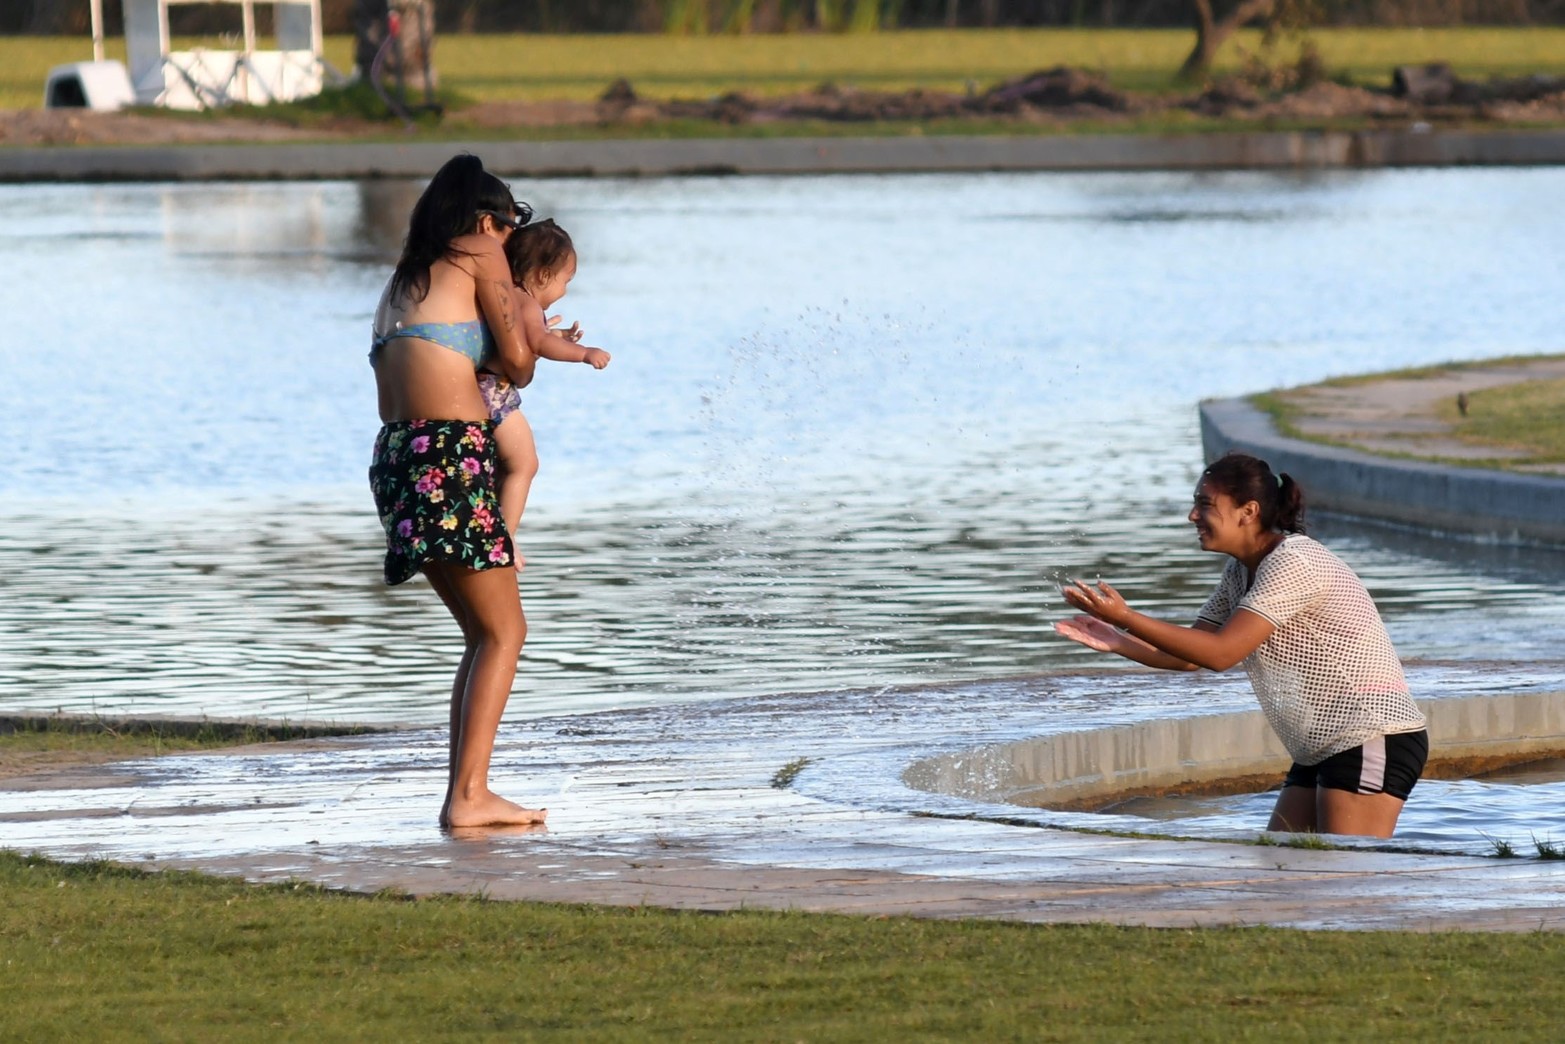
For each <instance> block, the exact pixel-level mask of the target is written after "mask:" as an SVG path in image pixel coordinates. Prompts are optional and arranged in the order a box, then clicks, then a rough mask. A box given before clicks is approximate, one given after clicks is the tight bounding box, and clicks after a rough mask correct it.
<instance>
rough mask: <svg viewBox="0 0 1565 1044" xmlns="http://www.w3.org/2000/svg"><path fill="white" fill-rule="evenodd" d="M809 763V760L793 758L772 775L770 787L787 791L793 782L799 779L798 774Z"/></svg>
mask: <svg viewBox="0 0 1565 1044" xmlns="http://www.w3.org/2000/svg"><path fill="white" fill-rule="evenodd" d="M809 763H810V759H809V758H794V759H793V760H792V761H790V762H788V764H786V765H784V766H783V767H782V768H780V769H778V770H777V771H776V772H775V773H773V775H772V786H773V787H776V788H777V789H778V790H787V789H788V788H789V787H790V786H792V785H793V781H794V780H795V779H798V778H799V773H801V772H803V771H804V767H805V766H806V765H808V764H809Z"/></svg>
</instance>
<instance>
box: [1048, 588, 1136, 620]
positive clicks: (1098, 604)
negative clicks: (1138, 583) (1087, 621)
mask: <svg viewBox="0 0 1565 1044" xmlns="http://www.w3.org/2000/svg"><path fill="white" fill-rule="evenodd" d="M1060 593H1061V594H1063V595H1064V596H1065V600H1066V601H1067V602H1069V603H1070V604H1071V605H1073V606H1075V607H1076V608H1077V609H1080V610H1081V611H1082V612H1084V613H1091V614H1092V615H1093V616H1095V617H1097V618H1098V619H1099V620H1103V621H1105V622H1107V623H1111V624H1114V625H1116V626H1122V625H1123V623H1124V621H1125V620H1126V619H1128V618H1129V616H1130V606H1128V605H1126V604H1125V599H1124V598H1122V597H1120V593H1119V592H1118V591H1116V590H1114V588H1112V587H1110V586H1109V585H1108V584H1105V583H1104V582H1103V581H1101V580H1099V581H1098V582H1097V583H1096V584H1089V583H1087V582H1086V581H1084V580H1072V581H1071V582H1070V583H1069V584H1067V585H1065V586H1064V587H1062V588H1060Z"/></svg>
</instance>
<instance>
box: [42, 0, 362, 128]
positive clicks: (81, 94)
mask: <svg viewBox="0 0 1565 1044" xmlns="http://www.w3.org/2000/svg"><path fill="white" fill-rule="evenodd" d="M122 3H123V5H124V12H125V53H126V58H127V59H128V61H127V65H128V66H129V69H128V70H123V71H122V69H123V67H120V66H119V63H118V62H106V61H104V59H103V0H92V50H93V59H94V60H93V61H92V62H79V63H77V64H75V65H62V66H59V67H58V68H55V69H51V70H50V72H49V81H48V84H47V86H46V87H45V92H44V93H45V104H46V105H49V106H59V105H75V106H86V107H88V108H94V109H99V108H110V109H112V108H119V107H120V106H121V105H128V104H131V105H161V106H163V107H165V108H169V109H212V108H220V107H222V106H225V105H235V104H245V105H266V104H268V103H270V102H281V101H292V100H294V99H296V98H308V97H311V96H312V95H316V94H319V93H320V92H321V88H322V87H323V86H325V84H326V81H327V79H328V77H331V78H333V79H335V78H336V75H337V74H336V73H335V71H334V70H332V69H331V67H330V66H328V65H327V64H326V60H325V58H324V57H323V54H322V39H321V0H122ZM258 3H260V4H268V5H270V6H271V8H272V16H273V28H274V34H275V36H276V49H275V50H270V51H262V50H258V49H257V48H256V32H255V8H256V5H257V4H258ZM181 4H183V5H188V4H226V5H231V6H237V7H238V8H239V9H240V19H241V22H242V24H243V30H242V33H241V36H240V39H239V41H238V42H239V43H240V48H239V49H238V50H208V49H206V48H195V49H193V50H189V51H176V50H174V48H173V42H172V40H171V38H170V36H169V29H168V9H169V8H170V7H173V6H175V5H181ZM126 73H128V79H129V90H128V92H127V91H126V89H125V87H124V86H123V84H124V80H125V79H126ZM127 93H128V96H127Z"/></svg>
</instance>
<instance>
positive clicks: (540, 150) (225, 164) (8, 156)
mask: <svg viewBox="0 0 1565 1044" xmlns="http://www.w3.org/2000/svg"><path fill="white" fill-rule="evenodd" d="M462 151H470V152H473V153H474V154H476V155H478V156H481V157H482V158H483V160H484V163H485V165H486V166H488V167H489V168H490V169H491V170H495V171H498V172H500V173H501V174H504V175H506V176H508V177H668V176H681V175H690V174H845V173H913V172H920V171H992V170H1027V171H1032V170H1060V171H1069V170H1301V169H1306V170H1307V169H1320V168H1355V167H1424V166H1453V165H1463V166H1473V165H1478V166H1490V165H1503V166H1514V165H1557V164H1560V163H1562V162H1565V131H1560V130H1492V131H1481V130H1480V131H1472V130H1438V131H1437V130H1430V129H1429V128H1427V127H1425V128H1423V129H1419V128H1416V127H1415V128H1413V129H1405V130H1364V131H1255V132H1236V133H1213V134H1166V135H1163V134H1159V135H1152V134H1058V135H991V136H972V135H962V136H943V135H930V136H927V137H925V136H911V135H910V136H906V137H881V138H851V137H845V138H686V139H672V140H661V139H650V138H649V139H643V140H621V141H481V140H475V141H438V142H423V141H414V142H402V143H377V142H309V143H286V142H272V143H267V144H251V145H246V144H207V145H179V146H167V145H160V146H148V147H139V146H67V147H51V148H0V181H165V180H174V181H180V180H189V181H198V180H217V179H267V178H302V179H310V180H314V179H323V178H374V177H406V178H427V177H429V175H430V174H431V173H432V172H433V171H434V170H435V169H436V168H438V167H439V166H440V164H442V163H444V162H445V161H446V160H447V159H449V158H450V157H451V156H452V155H454V154H456V153H458V152H462Z"/></svg>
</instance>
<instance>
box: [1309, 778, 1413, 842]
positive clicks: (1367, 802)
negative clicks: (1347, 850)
mask: <svg viewBox="0 0 1565 1044" xmlns="http://www.w3.org/2000/svg"><path fill="white" fill-rule="evenodd" d="M1403 804H1405V802H1404V801H1403V800H1402V799H1401V798H1397V797H1392V796H1391V795H1390V794H1353V793H1350V792H1348V791H1346V790H1328V789H1326V788H1325V787H1322V788H1320V790H1319V791H1317V792H1316V798H1315V808H1316V817H1317V819H1318V821H1319V823H1320V826H1319V827H1318V829H1319V830H1320V832H1321V833H1323V834H1348V835H1351V836H1354V837H1390V836H1391V834H1392V832H1393V831H1395V830H1396V828H1397V817H1399V816H1400V815H1401V814H1402V806H1403Z"/></svg>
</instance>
